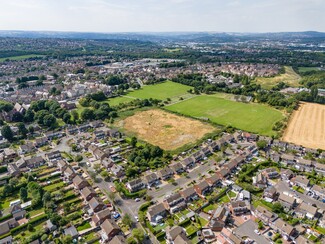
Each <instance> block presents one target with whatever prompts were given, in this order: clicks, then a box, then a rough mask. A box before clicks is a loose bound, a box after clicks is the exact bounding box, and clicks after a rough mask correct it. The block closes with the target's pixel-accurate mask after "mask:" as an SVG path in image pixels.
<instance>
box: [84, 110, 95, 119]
mask: <svg viewBox="0 0 325 244" xmlns="http://www.w3.org/2000/svg"><path fill="white" fill-rule="evenodd" d="M81 119H82V120H83V121H87V120H92V119H94V111H93V110H91V109H88V108H86V109H85V110H83V111H82V112H81Z"/></svg>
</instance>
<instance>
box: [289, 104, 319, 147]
mask: <svg viewBox="0 0 325 244" xmlns="http://www.w3.org/2000/svg"><path fill="white" fill-rule="evenodd" d="M283 140H284V141H286V142H292V143H295V144H298V145H302V146H305V147H309V148H316V149H317V148H320V149H324V150H325V105H321V104H315V103H302V104H301V105H300V107H299V109H298V110H297V111H295V112H294V113H293V114H292V116H291V118H290V122H289V125H288V127H287V129H286V131H285V133H284V135H283Z"/></svg>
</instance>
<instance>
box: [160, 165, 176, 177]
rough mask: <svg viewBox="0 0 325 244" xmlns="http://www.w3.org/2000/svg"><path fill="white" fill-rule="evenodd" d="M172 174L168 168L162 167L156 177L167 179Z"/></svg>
mask: <svg viewBox="0 0 325 244" xmlns="http://www.w3.org/2000/svg"><path fill="white" fill-rule="evenodd" d="M173 175H174V172H173V170H172V169H170V168H167V167H166V168H163V169H161V170H159V171H158V177H159V178H160V179H162V180H168V179H170V178H171V177H172V176H173Z"/></svg>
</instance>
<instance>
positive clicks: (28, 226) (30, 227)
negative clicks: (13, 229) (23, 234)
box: [27, 224, 34, 232]
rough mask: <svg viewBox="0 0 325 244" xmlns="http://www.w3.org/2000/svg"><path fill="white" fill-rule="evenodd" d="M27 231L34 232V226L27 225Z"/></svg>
mask: <svg viewBox="0 0 325 244" xmlns="http://www.w3.org/2000/svg"><path fill="white" fill-rule="evenodd" d="M27 230H28V231H30V232H32V231H33V230H34V228H33V226H32V225H31V224H28V225H27Z"/></svg>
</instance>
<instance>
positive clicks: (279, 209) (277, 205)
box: [272, 202, 283, 213]
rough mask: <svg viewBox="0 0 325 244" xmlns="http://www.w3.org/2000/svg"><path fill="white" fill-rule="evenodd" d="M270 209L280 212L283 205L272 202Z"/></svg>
mask: <svg viewBox="0 0 325 244" xmlns="http://www.w3.org/2000/svg"><path fill="white" fill-rule="evenodd" d="M272 211H273V212H275V213H282V212H283V207H282V205H281V203H279V202H276V203H274V204H273V206H272Z"/></svg>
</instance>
